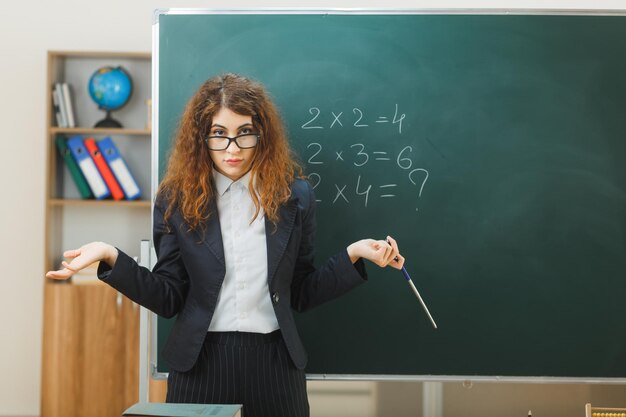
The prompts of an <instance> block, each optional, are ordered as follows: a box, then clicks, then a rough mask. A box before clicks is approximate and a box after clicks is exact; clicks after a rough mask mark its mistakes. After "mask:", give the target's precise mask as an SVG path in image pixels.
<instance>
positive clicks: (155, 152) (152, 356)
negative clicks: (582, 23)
mask: <svg viewBox="0 0 626 417" xmlns="http://www.w3.org/2000/svg"><path fill="white" fill-rule="evenodd" d="M172 14H185V15H193V14H216V15H217V14H287V15H289V14H294V15H299V14H319V15H325V14H339V15H342V14H344V15H359V14H374V15H376V14H387V15H389V14H418V15H467V14H471V15H500V14H506V15H560V16H569V15H571V16H580V15H582V16H626V10H584V9H580V10H559V9H545V10H542V9H432V10H431V9H405V8H397V9H374V8H371V9H370V8H360V9H342V8H331V9H310V10H300V9H290V8H280V9H278V8H277V9H273V8H261V9H204V8H203V9H159V10H156V11H155V13H154V21H153V61H152V65H153V107H152V115H153V118H152V120H153V122H152V123H153V127H152V128H153V129H152V132H153V133H152V192H151V196H152V201H154V196H155V192H156V189H157V187H158V173H159V169H158V167H159V140H158V137H159V132H158V114H159V113H158V107H159V106H158V105H159V98H158V97H159V92H158V85H159V30H158V28H159V17H160V16H161V15H172ZM152 263H154V262H152ZM143 325H147V326H148V328H149V332H148V333H149V334H148V335H147V339H149V346H150V349H149V355H148V356H149V358H148V362H149V363H148V364H146V365H147V366H146V367H144V368H142V369H146V368H147V369H149V370H150V374H151V376H152V377H153V378H156V379H162V378H167V373H163V372H158V366H157V348H156V347H157V335H158V328H157V316H156V315H155V314H153V313H150V314H149V318H148V320H147V321H144V323H143V324H142V326H143ZM581 337H584V335H581ZM143 343H144V347H145V346H146V344H148V341H147V340H143ZM307 378H308V379H311V380H369V381H423V382H431V381H433V382H434V381H438V382H449V381H475V382H511V383H516V382H523V383H587V384H624V383H626V378H579V377H550V376H540V377H532V376H530V377H525V376H524V377H511V376H482V375H480V376H477V375H471V376H464V375H445V376H437V375H378V374H376V375H344V374H307Z"/></svg>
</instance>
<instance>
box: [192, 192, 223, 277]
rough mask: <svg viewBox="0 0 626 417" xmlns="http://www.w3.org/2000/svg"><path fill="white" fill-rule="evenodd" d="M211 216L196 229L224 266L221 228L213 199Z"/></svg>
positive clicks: (203, 241)
mask: <svg viewBox="0 0 626 417" xmlns="http://www.w3.org/2000/svg"><path fill="white" fill-rule="evenodd" d="M210 213H211V216H210V217H209V219H208V220H207V221H206V222H205V223H204V224H203V225H202V226H201V227H200V228H199V229H198V235H199V236H200V239H201V240H202V243H204V244H205V245H206V246H208V247H209V250H210V251H211V253H212V254H213V256H215V257H216V258H217V259H218V260H219V261H220V262H221V263H222V265H224V266H226V261H225V260H224V243H223V242H222V229H221V227H220V216H219V214H218V212H217V204H216V203H215V201H213V202H212V203H211V211H210Z"/></svg>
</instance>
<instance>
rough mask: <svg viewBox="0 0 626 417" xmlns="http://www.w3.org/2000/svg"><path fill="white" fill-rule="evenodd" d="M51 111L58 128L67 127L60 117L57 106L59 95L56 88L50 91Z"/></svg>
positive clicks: (58, 106)
mask: <svg viewBox="0 0 626 417" xmlns="http://www.w3.org/2000/svg"><path fill="white" fill-rule="evenodd" d="M52 110H53V111H54V119H55V120H56V122H57V126H58V127H67V124H66V123H65V120H63V117H62V115H61V107H60V105H59V94H58V93H57V90H56V88H53V89H52Z"/></svg>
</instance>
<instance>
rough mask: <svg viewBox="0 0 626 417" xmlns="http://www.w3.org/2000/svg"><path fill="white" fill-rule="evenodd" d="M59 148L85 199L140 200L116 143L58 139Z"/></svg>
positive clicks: (139, 192)
mask: <svg viewBox="0 0 626 417" xmlns="http://www.w3.org/2000/svg"><path fill="white" fill-rule="evenodd" d="M56 145H57V148H58V150H59V152H60V154H61V157H62V158H63V160H64V161H65V165H66V166H67V168H68V169H69V171H70V175H71V176H72V179H73V180H74V183H75V184H76V187H77V188H78V192H79V193H80V195H81V197H82V198H83V199H89V198H95V199H96V200H103V199H106V198H112V199H114V200H124V199H126V200H136V199H138V198H139V197H140V196H141V190H140V189H139V186H138V185H137V181H135V178H134V177H133V175H132V174H131V172H130V170H129V169H128V165H126V162H125V161H124V159H123V158H122V155H121V154H120V152H119V150H118V149H117V146H115V143H114V142H113V139H111V138H110V137H106V138H103V139H100V140H99V141H96V140H95V139H94V138H83V137H82V136H81V135H76V136H72V137H70V138H69V139H66V138H65V137H63V136H57V138H56Z"/></svg>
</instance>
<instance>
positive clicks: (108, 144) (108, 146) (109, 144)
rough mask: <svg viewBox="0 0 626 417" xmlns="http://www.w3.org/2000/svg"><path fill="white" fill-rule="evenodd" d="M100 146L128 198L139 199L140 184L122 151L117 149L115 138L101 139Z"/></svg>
mask: <svg viewBox="0 0 626 417" xmlns="http://www.w3.org/2000/svg"><path fill="white" fill-rule="evenodd" d="M98 147H99V148H100V152H102V156H104V159H105V160H106V161H107V163H108V164H109V167H110V168H111V171H113V175H115V179H116V180H117V182H118V183H119V184H120V185H121V186H122V190H123V191H124V195H125V196H126V199H127V200H136V199H138V198H139V197H140V196H141V190H140V189H139V185H137V181H135V178H134V177H133V174H131V173H130V170H129V169H128V165H126V162H124V158H122V155H121V154H120V151H119V150H118V149H117V146H115V143H114V142H113V139H111V138H110V137H106V138H104V139H101V140H99V141H98Z"/></svg>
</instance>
